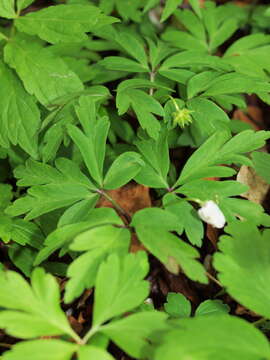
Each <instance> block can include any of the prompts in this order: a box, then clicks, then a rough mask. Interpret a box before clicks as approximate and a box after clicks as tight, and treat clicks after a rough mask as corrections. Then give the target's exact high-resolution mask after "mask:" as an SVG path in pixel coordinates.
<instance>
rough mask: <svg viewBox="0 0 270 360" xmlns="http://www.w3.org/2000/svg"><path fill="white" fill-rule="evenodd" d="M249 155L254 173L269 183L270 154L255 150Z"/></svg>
mask: <svg viewBox="0 0 270 360" xmlns="http://www.w3.org/2000/svg"><path fill="white" fill-rule="evenodd" d="M251 156H252V160H253V164H254V167H255V170H256V173H257V174H258V175H260V176H261V177H262V178H263V179H264V180H265V181H266V182H267V183H268V184H270V154H268V153H265V152H261V151H256V152H253V153H252V155H251Z"/></svg>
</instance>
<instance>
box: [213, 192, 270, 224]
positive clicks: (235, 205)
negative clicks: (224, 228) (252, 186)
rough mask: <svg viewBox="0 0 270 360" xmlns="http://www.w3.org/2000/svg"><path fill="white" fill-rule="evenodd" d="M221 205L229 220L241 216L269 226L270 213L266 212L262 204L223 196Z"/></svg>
mask: <svg viewBox="0 0 270 360" xmlns="http://www.w3.org/2000/svg"><path fill="white" fill-rule="evenodd" d="M219 205H220V208H221V209H222V212H223V213H224V215H225V217H226V219H227V221H228V222H231V221H234V220H236V219H239V217H241V218H242V219H245V220H247V221H250V222H252V223H254V224H256V225H266V226H269V215H266V214H265V213H264V208H263V207H262V206H261V205H260V204H256V203H254V202H251V201H247V200H245V199H234V198H223V199H221V201H220V204H219Z"/></svg>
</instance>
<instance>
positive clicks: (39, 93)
mask: <svg viewBox="0 0 270 360" xmlns="http://www.w3.org/2000/svg"><path fill="white" fill-rule="evenodd" d="M4 57H5V61H6V62H7V63H8V64H9V65H10V66H11V67H12V68H14V69H15V70H16V72H17V74H18V75H19V77H20V78H21V80H22V82H23V84H24V87H25V89H26V90H27V91H28V92H29V94H31V95H35V96H36V98H37V99H38V100H39V101H40V102H41V104H43V105H45V106H48V105H49V104H51V103H53V101H54V100H55V99H57V98H59V97H60V96H64V95H67V94H72V93H74V92H78V91H81V90H83V84H82V83H81V81H80V79H79V78H78V77H77V75H75V74H74V73H73V72H72V71H71V70H70V69H69V68H68V67H67V65H66V64H65V63H64V61H63V60H62V59H61V58H59V57H57V56H55V55H54V54H53V53H52V52H51V51H50V49H49V48H48V47H47V48H43V47H42V46H41V45H40V44H38V43H37V42H35V41H34V39H33V38H31V37H26V36H23V35H18V36H16V37H14V38H13V39H12V41H11V42H9V43H8V44H7V45H6V46H5V49H4Z"/></svg>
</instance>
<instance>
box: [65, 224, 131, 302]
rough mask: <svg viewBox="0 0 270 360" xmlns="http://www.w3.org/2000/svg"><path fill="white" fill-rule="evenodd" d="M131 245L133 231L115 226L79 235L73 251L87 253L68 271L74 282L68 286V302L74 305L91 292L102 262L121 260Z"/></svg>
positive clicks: (72, 248)
mask: <svg viewBox="0 0 270 360" xmlns="http://www.w3.org/2000/svg"><path fill="white" fill-rule="evenodd" d="M117 220H118V219H117ZM121 225H122V226H123V224H121ZM129 245H130V232H129V230H128V229H124V228H121V227H115V226H114V225H105V224H104V226H97V227H94V228H92V229H89V230H87V231H85V232H83V233H82V234H79V235H77V236H76V237H75V239H74V241H73V243H72V244H71V245H70V249H71V250H75V251H87V252H86V253H84V254H83V255H81V256H79V257H77V258H76V259H75V260H74V261H73V262H72V264H71V265H70V266H69V268H68V272H67V275H68V276H69V277H70V280H69V281H68V283H67V285H66V293H65V302H66V303H69V302H71V301H72V300H74V298H76V297H78V296H80V295H81V293H82V292H83V290H84V289H87V288H88V289H89V288H91V287H92V286H93V285H94V284H95V281H96V277H97V272H98V269H99V266H100V264H101V263H102V261H104V260H105V259H106V258H107V256H108V255H110V254H113V253H118V254H119V255H121V256H122V255H124V254H126V253H127V252H128V248H129Z"/></svg>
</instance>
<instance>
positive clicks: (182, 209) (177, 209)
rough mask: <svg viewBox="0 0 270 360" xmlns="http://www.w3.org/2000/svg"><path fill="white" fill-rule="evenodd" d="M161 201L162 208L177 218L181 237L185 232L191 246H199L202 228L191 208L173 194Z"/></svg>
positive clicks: (202, 233) (194, 211)
mask: <svg viewBox="0 0 270 360" xmlns="http://www.w3.org/2000/svg"><path fill="white" fill-rule="evenodd" d="M162 201H163V205H164V208H165V209H166V210H168V211H169V212H171V213H173V214H174V215H176V216H177V217H178V220H179V224H181V231H180V232H179V234H180V235H181V233H182V232H183V230H185V233H186V235H187V237H188V240H189V241H190V242H191V244H192V245H196V246H201V245H202V239H203V235H204V228H203V224H202V221H201V220H200V218H199V216H198V215H197V212H196V210H195V209H194V208H193V206H192V205H190V204H189V203H188V202H187V201H185V200H183V199H180V198H179V197H177V196H176V195H174V194H167V195H165V196H164V197H163V200H162Z"/></svg>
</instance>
